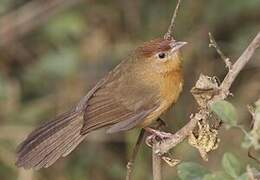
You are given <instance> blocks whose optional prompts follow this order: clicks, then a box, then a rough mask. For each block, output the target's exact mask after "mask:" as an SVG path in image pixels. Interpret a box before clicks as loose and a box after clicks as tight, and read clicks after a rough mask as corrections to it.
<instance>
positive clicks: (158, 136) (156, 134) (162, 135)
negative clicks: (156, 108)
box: [145, 129, 172, 147]
mask: <svg viewBox="0 0 260 180" xmlns="http://www.w3.org/2000/svg"><path fill="white" fill-rule="evenodd" d="M148 132H150V133H151V134H152V135H150V136H148V137H147V138H146V140H145V143H146V144H147V145H148V146H149V147H152V145H153V143H154V142H155V141H159V142H160V141H163V140H166V139H169V138H170V137H171V136H172V134H171V133H166V132H162V131H157V130H154V129H149V130H148Z"/></svg>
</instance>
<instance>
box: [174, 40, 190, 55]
mask: <svg viewBox="0 0 260 180" xmlns="http://www.w3.org/2000/svg"><path fill="white" fill-rule="evenodd" d="M186 44H188V43H187V42H184V41H175V42H172V43H171V44H170V46H171V48H172V49H171V52H172V53H173V52H175V51H177V50H178V49H180V48H181V47H183V46H184V45H186Z"/></svg>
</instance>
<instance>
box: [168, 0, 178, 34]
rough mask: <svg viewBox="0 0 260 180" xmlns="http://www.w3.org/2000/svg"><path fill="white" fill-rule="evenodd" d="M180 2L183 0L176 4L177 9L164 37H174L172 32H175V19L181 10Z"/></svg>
mask: <svg viewBox="0 0 260 180" xmlns="http://www.w3.org/2000/svg"><path fill="white" fill-rule="evenodd" d="M180 3H181V0H178V2H177V5H176V7H175V10H174V13H173V15H172V19H171V23H170V25H169V27H168V31H167V32H166V33H165V35H164V39H169V38H171V37H172V33H173V29H174V23H175V19H176V17H177V13H178V11H179V7H180Z"/></svg>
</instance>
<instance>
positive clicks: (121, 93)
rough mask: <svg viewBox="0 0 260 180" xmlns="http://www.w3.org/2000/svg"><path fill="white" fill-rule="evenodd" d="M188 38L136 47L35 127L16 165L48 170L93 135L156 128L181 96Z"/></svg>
mask: <svg viewBox="0 0 260 180" xmlns="http://www.w3.org/2000/svg"><path fill="white" fill-rule="evenodd" d="M186 44H187V42H184V41H176V40H175V39H174V38H173V37H170V38H156V39H153V40H150V41H147V42H145V43H143V44H141V45H140V46H139V47H137V48H135V49H134V50H133V51H132V52H131V53H129V55H128V56H126V57H125V58H124V59H123V60H122V61H121V63H119V64H118V65H117V66H116V67H115V68H114V69H113V70H111V71H110V72H109V73H108V74H107V75H106V76H104V78H102V79H101V80H100V81H98V82H97V84H96V85H95V86H94V87H93V88H92V89H91V90H90V91H89V92H88V93H87V94H86V95H85V96H84V97H82V99H81V100H79V102H78V104H76V105H75V106H74V107H73V108H71V110H69V111H67V112H65V113H62V114H60V115H57V116H56V118H54V119H53V120H51V121H47V122H46V123H44V124H43V125H41V126H40V127H39V128H37V129H35V130H34V131H32V132H31V133H30V134H29V135H28V136H27V138H26V139H25V140H24V141H23V142H22V143H21V144H20V145H19V146H18V150H17V158H16V166H17V167H22V168H24V169H35V170H38V169H41V168H47V167H49V166H51V165H52V164H54V163H55V162H56V161H57V160H58V159H59V158H61V157H65V156H67V155H68V154H70V153H71V152H72V151H73V150H74V149H75V148H76V147H77V146H78V145H79V144H80V143H81V142H82V141H83V140H84V139H85V138H86V137H87V136H88V134H89V133H91V132H93V131H95V130H98V129H101V128H106V129H107V133H117V132H122V131H128V130H131V129H133V128H144V129H145V130H147V131H148V132H150V133H154V134H156V135H158V136H160V135H161V134H160V131H158V130H156V129H153V128H151V127H150V125H151V124H153V123H154V122H155V121H156V120H157V119H158V118H159V117H160V116H161V115H162V114H163V113H165V112H166V111H167V110H168V109H169V108H170V107H172V106H173V105H174V104H175V103H176V102H177V100H178V98H179V96H180V93H181V92H182V89H183V68H182V62H183V60H182V56H181V52H180V49H181V48H182V47H183V46H184V45H186Z"/></svg>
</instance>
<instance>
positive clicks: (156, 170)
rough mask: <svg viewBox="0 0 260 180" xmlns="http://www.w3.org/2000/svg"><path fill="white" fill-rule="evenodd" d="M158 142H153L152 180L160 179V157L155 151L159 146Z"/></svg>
mask: <svg viewBox="0 0 260 180" xmlns="http://www.w3.org/2000/svg"><path fill="white" fill-rule="evenodd" d="M159 143H160V142H154V143H153V152H152V153H153V155H152V158H153V180H162V159H161V156H160V155H159V154H158V153H157V149H158V147H159V146H160V144H159Z"/></svg>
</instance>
